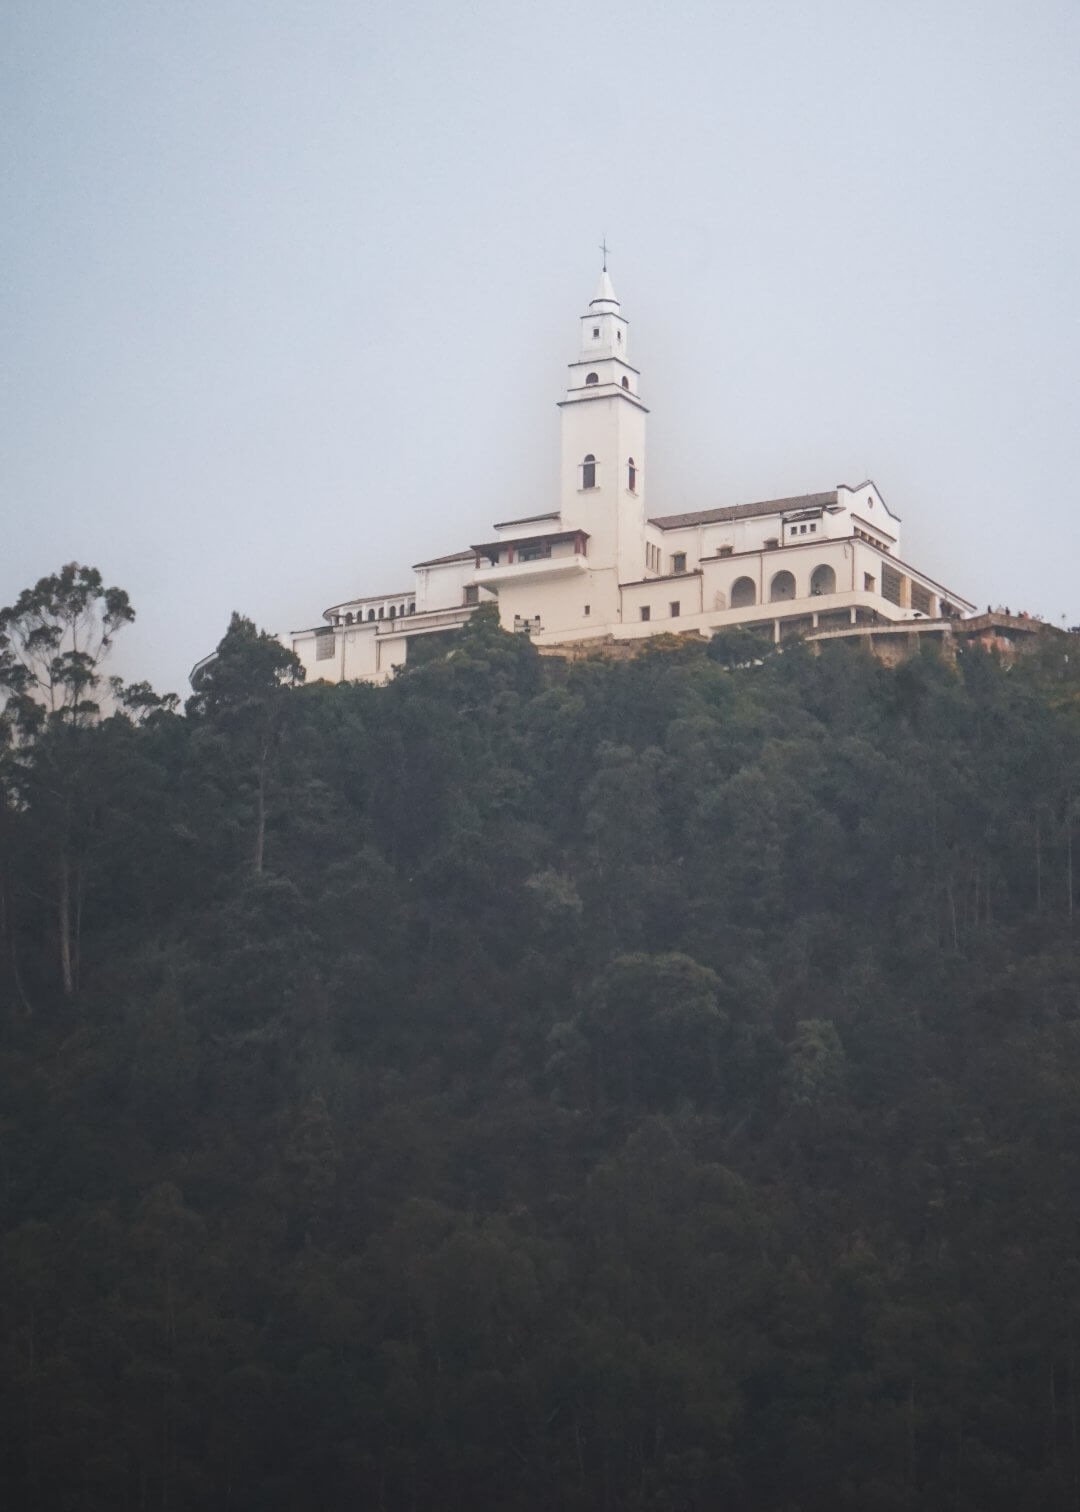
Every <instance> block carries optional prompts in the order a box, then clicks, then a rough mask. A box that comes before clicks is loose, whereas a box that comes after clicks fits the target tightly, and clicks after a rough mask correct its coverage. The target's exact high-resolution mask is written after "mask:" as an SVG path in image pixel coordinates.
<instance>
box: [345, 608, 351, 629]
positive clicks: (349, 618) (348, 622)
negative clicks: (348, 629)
mask: <svg viewBox="0 0 1080 1512" xmlns="http://www.w3.org/2000/svg"><path fill="white" fill-rule="evenodd" d="M345 623H346V624H347V625H351V624H352V611H351V610H350V612H349V613H348V614H346V616H345Z"/></svg>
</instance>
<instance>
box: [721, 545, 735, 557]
mask: <svg viewBox="0 0 1080 1512" xmlns="http://www.w3.org/2000/svg"><path fill="white" fill-rule="evenodd" d="M734 550H735V548H734V546H721V548H720V555H721V556H731V554H732V552H733V551H734Z"/></svg>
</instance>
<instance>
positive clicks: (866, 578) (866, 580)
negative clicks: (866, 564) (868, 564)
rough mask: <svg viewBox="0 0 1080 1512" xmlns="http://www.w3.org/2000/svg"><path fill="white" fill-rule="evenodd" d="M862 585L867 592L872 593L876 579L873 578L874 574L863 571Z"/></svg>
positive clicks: (875, 586)
mask: <svg viewBox="0 0 1080 1512" xmlns="http://www.w3.org/2000/svg"><path fill="white" fill-rule="evenodd" d="M862 585H863V587H864V588H865V589H866V592H867V593H873V592H874V590H875V589H876V588H877V579H876V578H875V576H874V574H873V573H872V572H864V573H863V575H862Z"/></svg>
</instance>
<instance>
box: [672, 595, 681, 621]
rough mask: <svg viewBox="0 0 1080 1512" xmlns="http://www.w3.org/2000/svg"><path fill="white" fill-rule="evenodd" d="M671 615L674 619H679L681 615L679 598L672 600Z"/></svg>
mask: <svg viewBox="0 0 1080 1512" xmlns="http://www.w3.org/2000/svg"><path fill="white" fill-rule="evenodd" d="M671 617H672V619H678V617H679V600H678V599H675V600H673V602H672V605H671Z"/></svg>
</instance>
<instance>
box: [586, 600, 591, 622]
mask: <svg viewBox="0 0 1080 1512" xmlns="http://www.w3.org/2000/svg"><path fill="white" fill-rule="evenodd" d="M591 613H592V605H591V604H586V605H585V618H586V619H588V617H589V615H590V614H591Z"/></svg>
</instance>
